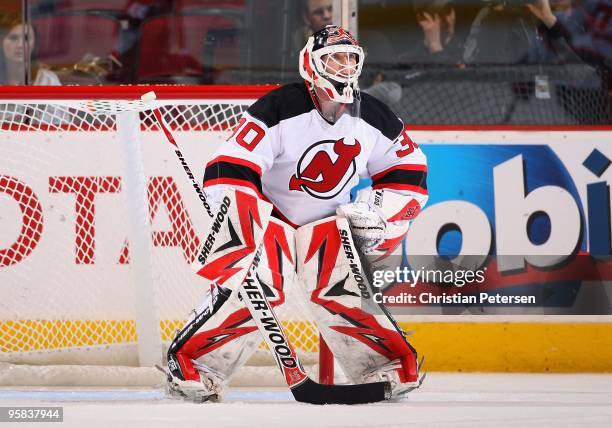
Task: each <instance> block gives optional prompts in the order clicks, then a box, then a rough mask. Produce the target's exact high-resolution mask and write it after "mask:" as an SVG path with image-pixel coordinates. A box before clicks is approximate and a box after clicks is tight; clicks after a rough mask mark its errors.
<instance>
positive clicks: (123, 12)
mask: <svg viewBox="0 0 612 428" xmlns="http://www.w3.org/2000/svg"><path fill="white" fill-rule="evenodd" d="M27 4H28V7H29V8H28V9H27V19H24V13H23V12H24V9H23V4H22V2H21V0H3V2H2V5H0V40H1V41H2V49H1V50H0V84H38V85H59V84H92V83H93V84H113V83H198V84H215V83H222V84H231V83H237V84H245V83H282V82H285V81H289V80H293V79H296V78H297V58H298V53H299V51H300V49H301V48H302V47H303V45H304V43H305V41H306V39H307V37H308V35H309V34H311V33H312V32H313V31H316V30H318V29H320V28H322V27H324V26H325V25H327V24H331V23H335V24H339V22H338V21H339V18H340V13H339V11H338V10H334V5H338V4H339V2H338V1H334V0H299V1H291V2H287V1H281V0H250V1H249V0H29V1H28V2H27ZM611 15H612V0H463V1H461V0H408V1H400V0H380V1H378V0H377V1H374V0H360V1H359V2H358V36H359V39H360V41H361V43H362V45H363V46H364V47H365V49H366V52H367V56H368V58H367V59H366V69H367V70H369V71H370V72H369V73H367V74H366V76H365V79H364V82H363V83H362V87H364V88H365V90H366V91H370V92H371V93H373V94H375V95H376V96H379V97H381V98H385V101H386V102H391V103H393V102H395V103H397V102H399V101H400V99H401V97H402V87H403V86H405V82H404V81H402V78H398V77H397V76H398V71H400V72H401V73H404V74H405V71H406V70H413V71H416V72H420V73H422V72H424V71H431V70H441V69H444V70H455V71H457V70H464V71H466V72H470V70H475V69H478V70H483V69H487V68H489V69H490V68H491V67H502V66H503V67H508V66H515V67H516V66H534V65H538V66H557V67H564V66H569V65H574V64H577V65H583V66H586V67H589V70H593V72H594V74H593V75H594V76H597V82H596V83H593V82H591V83H592V84H591V86H592V87H593V88H595V90H597V91H600V92H602V93H604V94H605V97H606V100H607V101H606V102H607V104H608V105H607V107H606V106H604V107H602V108H607V109H608V111H609V110H610V104H611V103H610V100H611V99H612V91H611V90H610V89H609V88H611V87H612V78H611V77H610V76H611V75H612V73H610V70H611V69H612V24H611V22H610V16H611ZM544 74H545V73H544ZM544 74H542V75H539V77H538V78H537V79H536V81H535V83H533V84H534V85H535V86H536V87H540V89H541V92H540V94H543V96H545V95H546V87H545V86H546V84H547V81H546V80H547V79H548V77H547V76H545V75H544ZM538 79H539V80H538ZM591 80H593V79H591Z"/></svg>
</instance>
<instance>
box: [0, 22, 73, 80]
mask: <svg viewBox="0 0 612 428" xmlns="http://www.w3.org/2000/svg"><path fill="white" fill-rule="evenodd" d="M0 41H1V43H2V47H1V49H0V84H3V85H24V84H32V85H52V86H56V85H61V83H60V80H59V78H58V77H57V75H56V74H55V73H54V72H52V71H51V70H49V69H47V68H46V67H45V66H43V65H42V64H40V63H38V62H35V61H31V60H30V61H26V59H28V56H29V58H30V59H31V58H32V57H33V55H32V52H33V51H34V49H35V47H36V35H35V33H34V28H33V27H31V26H25V25H23V23H22V22H21V19H20V17H19V16H17V15H10V14H7V15H4V16H3V17H1V18H0ZM28 63H29V67H30V72H29V73H28V72H27V67H28Z"/></svg>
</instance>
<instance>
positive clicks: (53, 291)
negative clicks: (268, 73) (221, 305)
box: [0, 87, 319, 385]
mask: <svg viewBox="0 0 612 428" xmlns="http://www.w3.org/2000/svg"><path fill="white" fill-rule="evenodd" d="M151 89H152V88H150V87H147V88H139V87H126V88H124V89H121V88H119V89H117V88H113V89H108V88H103V87H101V88H87V87H81V88H59V89H42V88H40V89H36V88H30V89H27V90H26V89H23V88H22V89H21V90H20V91H12V92H10V90H9V89H5V90H4V93H2V95H0V128H1V129H2V132H1V134H0V224H1V225H2V226H1V227H0V284H1V287H2V294H1V295H2V299H0V385H16V384H52V385H68V384H115V383H126V384H131V385H139V384H140V385H141V384H154V383H156V382H160V380H161V374H160V373H156V372H155V370H154V369H152V368H151V367H152V366H153V365H154V364H156V363H160V362H161V359H162V353H165V350H166V348H167V345H168V344H169V342H170V341H171V339H172V338H173V336H174V334H175V331H176V330H177V329H179V328H180V327H181V326H182V325H183V323H184V322H185V320H186V319H187V317H188V316H189V313H190V311H191V310H192V309H193V308H194V307H196V306H197V305H198V304H199V302H200V301H201V299H202V297H203V295H204V293H205V290H206V287H205V285H206V284H205V283H204V282H205V281H204V279H203V278H201V277H198V276H197V275H195V274H194V273H193V271H192V269H191V268H190V263H191V262H192V261H193V259H194V257H195V254H196V251H197V249H198V246H199V244H200V239H201V238H202V236H203V235H204V233H205V230H206V226H207V224H208V218H207V216H206V213H205V212H204V211H203V210H202V208H201V204H200V201H199V200H198V199H197V196H196V195H195V192H193V189H191V188H190V185H189V182H188V180H187V179H186V178H185V176H184V172H183V170H182V168H181V167H180V165H179V164H178V163H177V161H176V159H175V155H174V153H173V151H172V150H171V148H170V147H169V145H168V143H167V141H166V140H165V137H164V135H163V133H162V132H161V130H160V129H158V126H157V125H156V122H155V120H154V119H153V116H152V113H151V111H150V110H148V109H147V108H148V107H147V106H145V105H143V103H142V102H140V101H139V97H140V96H141V95H142V94H144V93H145V92H147V91H149V90H151ZM153 89H155V91H156V93H157V95H158V99H157V101H156V102H155V105H156V106H159V107H161V110H162V113H163V116H164V118H165V120H166V122H167V123H168V124H169V125H170V127H171V129H172V130H173V131H174V133H175V137H176V138H177V140H179V141H180V144H181V146H182V151H183V153H184V155H185V157H186V158H187V159H188V161H189V163H190V165H191V166H192V169H193V170H194V173H195V174H196V175H197V176H198V181H200V182H201V178H202V175H203V171H204V165H205V164H206V162H207V161H208V160H210V158H211V155H212V154H213V152H214V151H215V149H216V148H217V147H218V146H219V144H220V143H221V142H223V141H224V140H225V139H226V138H227V136H228V135H229V134H230V133H231V130H232V128H233V126H234V125H235V124H236V123H237V122H238V120H239V118H240V116H241V114H242V112H243V111H244V110H246V108H247V107H248V105H250V104H251V103H252V102H253V101H254V100H255V99H256V98H258V97H259V96H260V95H262V94H264V93H265V92H267V91H268V90H270V87H239V88H236V87H225V88H224V87H215V88H211V89H206V88H176V87H165V88H164V87H158V88H153ZM287 292H288V293H290V290H287ZM290 299H291V296H290V295H288V297H287V301H288V303H291V300H290ZM284 306H285V309H284V310H283V311H282V312H281V313H280V314H279V315H280V316H281V318H282V321H283V324H284V326H285V327H286V330H287V332H288V334H289V337H290V339H291V341H292V342H293V343H294V345H296V347H297V349H298V352H299V353H300V355H301V356H302V357H304V358H305V359H306V360H307V362H314V361H315V360H314V358H315V356H316V355H317V351H318V346H319V345H318V333H317V332H316V330H315V328H314V326H313V324H312V323H311V322H309V321H308V319H307V318H306V317H304V316H303V311H301V310H299V309H298V308H297V307H296V306H294V305H292V304H287V305H284ZM264 346H265V345H263V344H262V346H261V347H260V350H259V351H258V352H257V353H256V355H255V356H254V357H253V359H252V360H251V362H250V363H249V366H250V367H254V366H258V365H260V366H263V367H271V366H272V365H273V362H272V360H271V358H269V357H268V356H267V352H266V351H265V349H264ZM271 371H272V372H274V373H275V372H276V369H274V368H273V369H272V370H271ZM255 373H257V372H255ZM245 376H246V377H244V376H243V377H240V376H238V377H237V379H238V380H239V382H240V381H241V379H245V378H247V377H248V376H249V375H248V374H247V375H245ZM255 376H256V378H257V380H258V381H262V380H263V379H262V378H261V376H260V375H255Z"/></svg>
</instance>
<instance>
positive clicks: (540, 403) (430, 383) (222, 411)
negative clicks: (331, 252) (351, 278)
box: [0, 373, 612, 428]
mask: <svg viewBox="0 0 612 428" xmlns="http://www.w3.org/2000/svg"><path fill="white" fill-rule="evenodd" d="M28 405H32V406H40V405H48V406H63V407H64V423H62V424H57V425H51V426H61V427H62V428H65V427H83V428H97V427H146V428H156V427H164V428H177V427H198V428H200V427H202V428H204V427H206V428H209V427H242V426H248V427H400V426H427V427H495V428H498V427H581V428H586V427H595V426H596V427H612V375H610V374H608V375H600V374H588V375H582V374H581V375H551V374H544V375H533V374H441V373H430V374H429V375H428V378H427V379H426V381H425V384H424V385H423V387H422V388H421V389H420V390H418V391H414V392H412V393H411V394H410V395H409V396H408V397H407V398H406V399H405V400H403V401H401V402H395V403H391V402H387V403H379V404H370V405H362V406H338V405H336V406H322V407H321V406H313V405H307V404H298V403H295V402H294V401H293V399H292V396H291V394H290V393H289V392H288V391H287V390H286V389H282V388H280V389H270V388H268V389H262V390H257V389H254V388H249V389H232V390H231V391H229V392H228V393H227V395H226V397H225V401H224V402H223V403H206V404H200V405H196V404H191V403H184V402H181V401H175V400H169V399H166V398H164V394H163V392H162V390H161V389H144V388H138V389H129V388H118V389H111V388H105V389H95V388H79V389H69V388H45V389H35V388H23V387H20V388H14V387H13V388H10V389H9V388H2V387H0V406H28ZM2 425H4V424H2ZM15 426H19V427H24V426H27V424H18V425H15ZM32 426H37V427H40V425H39V424H32ZM45 426H48V425H45Z"/></svg>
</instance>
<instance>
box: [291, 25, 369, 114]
mask: <svg viewBox="0 0 612 428" xmlns="http://www.w3.org/2000/svg"><path fill="white" fill-rule="evenodd" d="M363 58H364V53H363V49H362V48H361V47H360V46H359V44H358V43H357V40H355V39H354V38H353V36H351V34H350V33H349V32H348V31H346V30H345V29H343V28H341V27H338V26H337V25H328V26H327V27H325V28H323V29H322V30H319V31H317V32H315V33H314V34H313V35H312V36H310V37H309V38H308V41H307V42H306V46H304V48H303V49H302V51H301V52H300V75H301V76H302V78H303V79H304V80H305V81H306V83H307V85H308V88H309V89H310V90H311V92H315V88H319V89H321V90H322V91H323V93H325V94H326V95H327V97H328V98H329V100H331V101H334V102H337V103H343V104H350V103H353V102H354V100H355V99H359V86H358V83H357V79H358V78H359V75H360V74H361V68H362V66H363Z"/></svg>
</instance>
